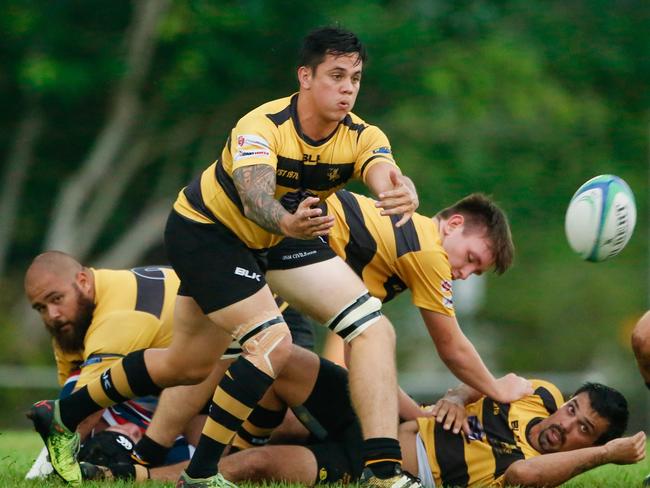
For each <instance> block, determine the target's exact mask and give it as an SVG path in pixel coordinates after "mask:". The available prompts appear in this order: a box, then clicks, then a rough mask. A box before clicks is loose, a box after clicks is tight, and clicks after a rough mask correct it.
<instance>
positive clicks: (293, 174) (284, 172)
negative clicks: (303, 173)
mask: <svg viewBox="0 0 650 488" xmlns="http://www.w3.org/2000/svg"><path fill="white" fill-rule="evenodd" d="M275 174H276V175H277V176H278V177H280V178H288V179H290V180H296V181H297V180H298V172H297V171H293V170H290V169H281V168H278V169H277V170H276V171H275Z"/></svg>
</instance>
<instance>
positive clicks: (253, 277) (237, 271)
mask: <svg viewBox="0 0 650 488" xmlns="http://www.w3.org/2000/svg"><path fill="white" fill-rule="evenodd" d="M235 274H236V275H237V276H243V277H244V278H250V279H251V280H255V281H260V278H261V275H259V274H257V273H251V272H250V271H248V270H247V269H244V268H240V267H239V266H237V267H236V268H235Z"/></svg>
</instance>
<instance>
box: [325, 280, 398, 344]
mask: <svg viewBox="0 0 650 488" xmlns="http://www.w3.org/2000/svg"><path fill="white" fill-rule="evenodd" d="M382 322H388V321H386V320H385V319H384V318H383V315H382V313H381V301H380V300H379V299H377V298H375V297H372V296H370V294H369V293H368V292H365V293H363V294H362V295H360V296H358V297H357V298H355V299H354V300H353V301H352V302H350V303H348V304H347V305H346V306H345V307H343V308H342V309H341V310H340V311H339V312H338V313H337V314H336V315H335V316H334V317H332V318H331V319H330V320H328V321H327V322H326V323H325V326H327V327H328V328H329V329H330V330H331V331H332V332H335V333H336V334H338V335H339V336H340V337H341V338H342V339H343V340H344V341H345V342H350V341H352V340H354V339H355V338H357V337H359V336H360V335H362V334H363V333H364V332H365V331H366V330H367V329H368V328H369V327H373V328H374V327H375V326H376V325H377V324H381V323H382ZM388 325H389V326H390V323H388Z"/></svg>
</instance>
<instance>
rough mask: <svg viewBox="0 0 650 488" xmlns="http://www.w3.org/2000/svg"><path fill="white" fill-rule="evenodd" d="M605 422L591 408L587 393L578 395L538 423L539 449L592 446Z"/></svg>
mask: <svg viewBox="0 0 650 488" xmlns="http://www.w3.org/2000/svg"><path fill="white" fill-rule="evenodd" d="M608 426H609V425H608V421H607V420H606V419H604V418H603V417H601V416H600V415H598V413H597V412H596V411H595V410H593V409H592V408H591V402H590V401H589V394H588V393H587V392H585V391H583V392H581V393H579V394H577V395H576V396H574V397H573V398H571V400H569V401H568V402H566V403H565V404H564V405H562V406H561V407H560V408H559V409H558V410H557V411H556V412H555V413H554V414H552V415H551V416H549V417H547V418H545V419H544V420H542V421H541V422H540V431H539V434H538V438H537V442H538V444H539V448H540V452H542V454H547V453H551V452H560V451H571V450H573V449H581V448H583V447H589V446H593V445H594V444H595V443H596V440H598V438H599V437H600V436H601V435H602V434H603V433H604V432H605V431H606V430H607V428H608Z"/></svg>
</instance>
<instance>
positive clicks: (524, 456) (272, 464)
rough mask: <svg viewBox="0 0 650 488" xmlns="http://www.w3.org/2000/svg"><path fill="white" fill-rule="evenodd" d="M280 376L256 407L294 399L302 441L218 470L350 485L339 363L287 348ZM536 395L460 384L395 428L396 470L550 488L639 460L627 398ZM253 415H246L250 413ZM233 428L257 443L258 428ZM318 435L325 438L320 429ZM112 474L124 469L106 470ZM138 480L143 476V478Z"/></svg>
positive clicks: (591, 387)
mask: <svg viewBox="0 0 650 488" xmlns="http://www.w3.org/2000/svg"><path fill="white" fill-rule="evenodd" d="M287 368H288V369H285V372H284V374H283V377H282V378H280V379H278V381H276V382H275V383H274V385H273V388H272V390H271V391H270V392H269V393H268V394H267V395H266V396H265V397H264V399H263V401H262V402H261V405H263V406H264V408H266V409H268V410H270V411H272V410H274V409H278V408H280V407H281V406H282V405H284V404H288V405H290V406H293V405H302V406H303V407H304V408H305V410H306V411H307V412H309V415H308V416H301V419H302V420H304V421H305V424H306V425H307V426H309V427H310V428H311V430H312V433H311V434H308V435H306V437H305V438H304V439H303V441H302V444H301V445H266V446H264V447H254V448H250V449H245V450H242V451H240V452H235V453H234V454H230V455H229V456H226V457H225V458H222V460H221V462H220V465H219V469H220V471H221V473H222V474H223V475H224V476H225V477H226V478H227V479H228V480H231V481H234V482H237V481H244V480H250V481H258V482H259V481H287V482H290V483H302V484H305V485H313V484H318V483H334V482H350V481H355V480H356V479H358V477H359V476H360V474H361V469H362V463H361V445H362V438H361V434H360V429H359V425H358V422H357V421H356V417H355V415H354V412H353V410H352V407H351V405H350V399H349V395H348V388H347V386H348V384H347V372H346V370H345V369H343V368H341V367H339V366H336V365H334V364H333V363H331V362H329V361H327V360H326V359H322V358H319V357H318V356H316V355H315V354H313V353H311V352H309V351H305V350H302V349H299V348H294V350H293V351H292V356H291V358H290V361H289V366H288V367H287ZM533 385H534V388H535V390H534V393H533V394H532V395H528V396H526V397H524V398H522V399H520V400H517V401H514V402H512V403H499V402H496V401H494V400H490V399H489V398H487V397H484V396H481V395H480V394H479V393H478V392H476V391H475V390H473V389H471V388H469V387H467V386H466V385H461V386H460V387H458V388H456V389H454V390H450V391H448V392H447V394H446V395H445V396H444V397H443V398H442V399H441V400H439V401H438V402H437V403H436V404H435V405H434V406H433V407H432V408H431V409H430V411H429V412H428V413H427V414H426V416H424V415H425V414H424V413H423V416H421V417H419V418H417V419H408V420H407V421H406V422H404V423H402V424H401V426H400V444H401V448H402V451H403V455H404V468H405V469H406V470H407V471H409V472H411V473H413V474H417V475H418V476H419V477H420V478H421V479H422V481H423V484H424V485H426V486H429V487H433V486H443V485H452V486H479V485H495V486H502V485H504V484H510V485H521V486H556V485H559V484H561V483H563V482H565V481H567V480H568V479H570V478H572V477H574V476H576V475H578V474H580V473H582V472H584V471H587V470H589V469H591V468H594V467H596V466H600V465H602V464H606V463H617V464H631V463H635V462H638V461H640V460H641V459H643V458H644V457H645V434H644V433H643V432H639V433H637V434H636V435H634V436H632V437H623V438H621V437H620V436H621V435H622V433H623V432H624V430H625V428H626V425H627V419H628V409H627V402H626V400H625V398H624V397H623V396H622V395H621V394H620V393H618V392H617V391H615V390H613V389H612V388H609V387H606V386H604V385H600V384H595V383H587V384H585V385H584V386H582V387H581V388H579V389H578V390H577V391H576V393H575V394H574V395H573V396H572V397H571V398H570V399H569V400H568V401H566V402H565V401H564V400H563V398H562V394H561V393H560V392H559V390H558V389H557V387H555V386H554V385H553V384H551V383H548V382H546V381H539V380H534V381H533ZM253 418H254V417H253ZM244 427H245V429H247V432H241V431H240V434H243V435H245V436H247V437H248V438H249V439H251V440H252V441H253V443H255V442H256V436H255V432H257V427H256V426H255V425H252V424H251V422H248V423H247V424H245V425H244ZM325 433H326V434H325ZM82 466H83V467H84V472H85V473H86V474H92V475H94V476H96V477H98V478H102V477H109V478H110V477H111V476H112V474H111V471H110V469H108V470H107V469H99V468H96V467H95V466H90V465H88V464H85V463H82ZM182 467H183V464H178V465H174V466H166V467H160V468H153V469H151V470H150V472H149V473H148V474H149V476H150V477H151V478H152V479H175V477H177V476H178V473H179V472H180V470H181V469H182ZM112 468H113V469H116V471H117V472H119V473H121V472H123V471H124V467H123V466H122V465H117V466H116V465H115V464H113V466H112ZM141 479H146V476H141Z"/></svg>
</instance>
